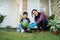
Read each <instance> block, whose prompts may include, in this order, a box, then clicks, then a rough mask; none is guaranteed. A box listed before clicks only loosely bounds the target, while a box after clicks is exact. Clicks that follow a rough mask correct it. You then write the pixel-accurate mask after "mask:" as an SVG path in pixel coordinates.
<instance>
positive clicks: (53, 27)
mask: <svg viewBox="0 0 60 40" xmlns="http://www.w3.org/2000/svg"><path fill="white" fill-rule="evenodd" d="M48 19H49V25H51V27H50V30H51V31H57V27H56V24H57V18H55V15H51V16H50V17H49V18H48Z"/></svg>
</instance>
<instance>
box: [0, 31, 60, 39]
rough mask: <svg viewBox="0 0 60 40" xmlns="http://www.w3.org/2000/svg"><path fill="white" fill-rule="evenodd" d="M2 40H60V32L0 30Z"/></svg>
mask: <svg viewBox="0 0 60 40" xmlns="http://www.w3.org/2000/svg"><path fill="white" fill-rule="evenodd" d="M0 40H60V34H58V35H53V34H51V33H50V32H40V33H17V32H6V31H1V30H0Z"/></svg>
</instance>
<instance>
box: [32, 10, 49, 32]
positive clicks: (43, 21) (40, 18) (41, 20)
mask: <svg viewBox="0 0 60 40" xmlns="http://www.w3.org/2000/svg"><path fill="white" fill-rule="evenodd" d="M32 15H34V16H35V22H36V23H37V26H38V30H42V31H44V30H45V29H46V25H47V24H48V22H47V17H46V15H45V14H44V13H43V12H38V11H37V10H36V9H33V10H32Z"/></svg>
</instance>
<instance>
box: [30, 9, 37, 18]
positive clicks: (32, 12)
mask: <svg viewBox="0 0 60 40" xmlns="http://www.w3.org/2000/svg"><path fill="white" fill-rule="evenodd" d="M33 11H37V10H36V9H33V10H32V12H31V15H32V17H33Z"/></svg>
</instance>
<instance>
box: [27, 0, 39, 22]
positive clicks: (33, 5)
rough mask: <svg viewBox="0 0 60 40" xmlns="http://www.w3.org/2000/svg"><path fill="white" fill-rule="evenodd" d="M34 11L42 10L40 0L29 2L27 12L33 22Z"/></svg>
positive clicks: (29, 0) (30, 0)
mask: <svg viewBox="0 0 60 40" xmlns="http://www.w3.org/2000/svg"><path fill="white" fill-rule="evenodd" d="M33 9H37V10H38V11H39V10H40V0H27V12H28V13H29V16H28V17H29V18H30V20H31V22H33V20H34V19H33V18H32V17H31V11H32V10H33Z"/></svg>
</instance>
